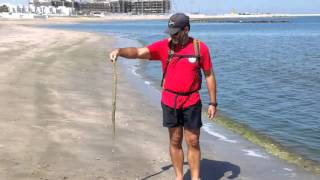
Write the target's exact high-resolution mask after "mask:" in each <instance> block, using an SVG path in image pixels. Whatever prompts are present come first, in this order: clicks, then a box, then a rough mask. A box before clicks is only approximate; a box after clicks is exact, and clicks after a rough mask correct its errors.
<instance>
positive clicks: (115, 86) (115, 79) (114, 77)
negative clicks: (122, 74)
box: [111, 60, 118, 152]
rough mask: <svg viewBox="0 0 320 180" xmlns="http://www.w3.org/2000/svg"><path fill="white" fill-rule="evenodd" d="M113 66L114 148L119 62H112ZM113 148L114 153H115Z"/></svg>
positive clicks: (113, 140) (113, 142) (113, 141)
mask: <svg viewBox="0 0 320 180" xmlns="http://www.w3.org/2000/svg"><path fill="white" fill-rule="evenodd" d="M112 64H113V68H112V69H113V90H112V118H111V119H112V131H113V137H112V146H113V147H114V144H115V138H116V101H117V81H118V76H117V60H114V61H113V62H112ZM113 151H114V150H113V148H112V152H113Z"/></svg>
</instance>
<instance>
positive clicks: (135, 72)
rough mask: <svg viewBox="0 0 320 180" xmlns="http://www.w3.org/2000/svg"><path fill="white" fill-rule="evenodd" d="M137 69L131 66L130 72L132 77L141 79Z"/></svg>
mask: <svg viewBox="0 0 320 180" xmlns="http://www.w3.org/2000/svg"><path fill="white" fill-rule="evenodd" d="M137 69H138V68H137V67H136V66H133V67H132V70H131V72H132V74H133V75H135V76H137V77H139V78H141V76H140V74H138V73H137Z"/></svg>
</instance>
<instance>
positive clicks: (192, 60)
mask: <svg viewBox="0 0 320 180" xmlns="http://www.w3.org/2000/svg"><path fill="white" fill-rule="evenodd" d="M188 60H189V62H190V63H195V62H196V61H197V59H196V58H194V57H191V58H188Z"/></svg>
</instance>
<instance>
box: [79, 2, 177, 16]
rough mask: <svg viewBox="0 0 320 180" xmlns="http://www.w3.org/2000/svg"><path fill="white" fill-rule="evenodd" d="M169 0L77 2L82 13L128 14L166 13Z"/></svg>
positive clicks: (168, 9) (168, 8)
mask: <svg viewBox="0 0 320 180" xmlns="http://www.w3.org/2000/svg"><path fill="white" fill-rule="evenodd" d="M170 4H171V3H170V0H92V1H90V2H88V1H87V2H85V3H84V2H82V3H80V4H79V6H80V8H79V10H80V11H81V12H82V13H84V14H89V13H92V12H103V13H128V14H166V13H169V12H170V9H171V5H170Z"/></svg>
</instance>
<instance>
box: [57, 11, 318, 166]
mask: <svg viewBox="0 0 320 180" xmlns="http://www.w3.org/2000/svg"><path fill="white" fill-rule="evenodd" d="M166 26H167V22H166V21H161V20H158V21H135V22H132V21H131V22H128V21H121V22H104V23H102V22H99V23H81V24H72V25H54V26H52V27H58V28H67V29H73V30H80V31H91V32H98V33H104V34H108V35H114V36H118V37H121V38H128V39H134V40H137V41H139V42H140V43H141V47H142V46H145V45H148V44H150V43H152V42H154V41H156V40H160V39H163V38H166V37H167V35H166V34H165V33H164V30H165V29H166ZM190 35H191V36H193V37H195V38H198V39H200V40H201V41H203V42H205V43H206V44H207V45H208V47H209V48H210V51H211V57H212V62H213V66H214V72H215V75H216V79H217V86H218V103H219V111H220V112H222V113H223V114H224V115H226V116H228V117H229V118H231V119H232V120H233V121H235V122H240V123H244V124H246V125H248V126H249V127H250V128H252V129H254V130H255V131H257V132H259V133H261V134H263V135H265V136H268V137H271V138H272V139H273V140H275V141H277V142H279V143H280V144H282V145H283V146H285V147H287V148H288V149H290V150H292V151H294V152H296V153H299V154H301V155H303V156H305V157H306V158H308V159H311V160H315V161H318V162H320V123H319V120H320V17H292V18H278V19H277V18H275V19H271V20H270V19H268V20H267V21H265V19H251V20H249V21H248V20H247V21H243V20H232V21H219V22H193V23H191V32H190ZM120 46H121V45H120ZM137 72H138V73H139V74H140V75H142V76H143V77H144V78H145V79H147V80H148V82H150V84H151V85H153V86H155V87H159V86H160V81H161V77H162V75H161V74H162V72H161V68H160V63H156V62H155V63H150V62H145V63H143V62H141V63H140V64H139V66H138V69H137ZM181 78H183V77H181ZM203 87H206V86H205V84H203ZM201 95H202V99H203V102H204V104H205V103H207V102H208V95H207V91H206V88H203V89H202V90H201Z"/></svg>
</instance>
